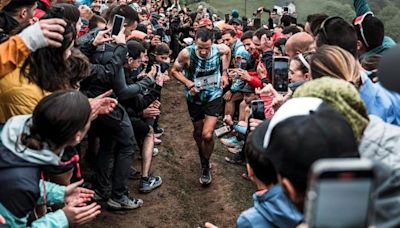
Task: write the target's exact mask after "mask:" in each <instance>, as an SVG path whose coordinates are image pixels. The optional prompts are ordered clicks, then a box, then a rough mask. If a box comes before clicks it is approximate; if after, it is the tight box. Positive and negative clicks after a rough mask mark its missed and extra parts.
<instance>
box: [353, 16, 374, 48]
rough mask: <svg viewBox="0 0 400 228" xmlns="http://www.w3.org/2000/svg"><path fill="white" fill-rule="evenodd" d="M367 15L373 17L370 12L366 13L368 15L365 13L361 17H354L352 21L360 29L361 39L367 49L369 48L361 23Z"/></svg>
mask: <svg viewBox="0 0 400 228" xmlns="http://www.w3.org/2000/svg"><path fill="white" fill-rule="evenodd" d="M368 15H372V16H374V14H373V13H372V12H368V13H365V14H363V15H361V16H358V17H356V19H355V20H354V23H353V24H354V25H355V26H358V27H359V28H360V33H361V38H362V39H363V42H364V44H365V46H367V47H369V44H368V42H367V39H366V38H365V35H364V28H363V25H362V23H363V22H364V19H365V18H366V17H367V16H368Z"/></svg>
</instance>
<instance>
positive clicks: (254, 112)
mask: <svg viewBox="0 0 400 228" xmlns="http://www.w3.org/2000/svg"><path fill="white" fill-rule="evenodd" d="M250 116H251V118H254V119H258V120H265V114H264V101H263V100H255V101H252V102H251V112H250Z"/></svg>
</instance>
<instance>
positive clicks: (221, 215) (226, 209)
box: [85, 80, 254, 228]
mask: <svg viewBox="0 0 400 228" xmlns="http://www.w3.org/2000/svg"><path fill="white" fill-rule="evenodd" d="M182 88H183V87H182V86H181V85H179V84H178V83H177V82H176V81H175V80H171V81H169V82H168V83H167V85H165V87H164V89H163V94H162V105H163V106H162V115H161V126H162V127H163V128H164V129H165V133H164V135H163V136H162V138H161V139H162V141H163V143H162V144H161V146H159V147H158V148H159V149H160V154H159V155H158V156H157V157H156V158H155V160H154V162H153V164H154V165H153V168H152V172H153V173H154V174H155V175H160V176H161V177H162V178H163V185H162V186H161V187H160V188H159V189H157V190H155V191H153V192H151V193H149V194H146V195H143V194H139V193H138V185H139V182H138V181H130V183H129V188H130V190H131V194H132V195H133V196H135V197H137V198H141V199H143V200H144V205H143V207H142V208H140V209H137V210H134V211H128V212H109V211H107V210H105V209H103V210H102V214H101V215H100V216H99V217H98V218H97V219H96V220H95V221H93V222H92V223H90V224H89V225H88V226H85V227H108V228H111V227H199V226H200V227H202V226H203V225H204V223H205V222H206V221H210V222H212V223H214V224H216V225H218V226H219V227H234V226H235V224H236V219H237V217H238V215H239V214H240V212H241V211H243V210H244V209H246V208H248V207H250V206H251V204H252V202H251V193H252V191H253V190H254V187H253V185H252V184H251V183H250V182H248V181H246V180H244V179H243V178H241V177H240V174H241V173H242V172H243V171H244V167H239V166H234V165H229V164H227V163H226V162H225V161H224V156H229V155H230V153H229V152H228V151H227V150H226V149H225V148H224V147H223V146H222V145H221V144H220V143H219V142H218V143H216V146H215V152H214V154H213V156H212V160H211V162H212V173H213V183H212V184H211V186H209V187H208V188H204V187H201V186H200V183H199V181H198V179H199V175H200V164H199V158H198V154H197V149H196V146H195V142H194V140H193V138H192V133H191V132H192V129H193V128H192V124H191V122H190V118H189V114H188V112H187V106H186V101H185V98H184V97H183V92H182ZM134 165H135V167H136V168H140V161H138V160H135V163H134ZM103 206H104V207H105V205H103Z"/></svg>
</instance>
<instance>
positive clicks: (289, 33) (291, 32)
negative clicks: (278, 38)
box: [282, 25, 301, 39]
mask: <svg viewBox="0 0 400 228" xmlns="http://www.w3.org/2000/svg"><path fill="white" fill-rule="evenodd" d="M299 32H301V31H300V29H299V28H298V27H297V26H296V25H291V26H289V27H286V28H284V29H283V31H282V34H283V35H284V36H285V38H286V39H289V38H290V37H291V36H293V35H294V34H296V33H299Z"/></svg>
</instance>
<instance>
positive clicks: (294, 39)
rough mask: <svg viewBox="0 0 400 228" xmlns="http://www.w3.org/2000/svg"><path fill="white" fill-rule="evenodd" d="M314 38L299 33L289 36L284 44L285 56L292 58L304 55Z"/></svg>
mask: <svg viewBox="0 0 400 228" xmlns="http://www.w3.org/2000/svg"><path fill="white" fill-rule="evenodd" d="M313 42H314V38H313V37H312V36H311V35H309V34H308V33H306V32H299V33H296V34H294V35H293V36H291V37H290V38H289V39H288V40H287V41H286V44H285V51H286V55H287V56H289V58H293V57H294V56H295V55H297V54H300V53H304V52H306V51H308V50H309V49H310V46H311V44H312V43H313Z"/></svg>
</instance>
